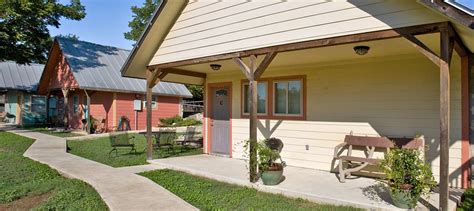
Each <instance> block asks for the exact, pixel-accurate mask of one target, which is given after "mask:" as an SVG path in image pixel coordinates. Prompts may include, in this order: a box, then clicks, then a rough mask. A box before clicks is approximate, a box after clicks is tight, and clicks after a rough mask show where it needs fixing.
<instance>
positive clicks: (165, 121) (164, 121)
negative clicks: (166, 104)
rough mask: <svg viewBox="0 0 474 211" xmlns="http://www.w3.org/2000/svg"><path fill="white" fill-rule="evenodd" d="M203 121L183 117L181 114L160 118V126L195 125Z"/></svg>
mask: <svg viewBox="0 0 474 211" xmlns="http://www.w3.org/2000/svg"><path fill="white" fill-rule="evenodd" d="M201 124H202V122H201V121H198V120H195V119H191V118H189V119H183V117H180V116H174V117H168V118H160V125H158V126H159V127H181V126H193V125H201Z"/></svg>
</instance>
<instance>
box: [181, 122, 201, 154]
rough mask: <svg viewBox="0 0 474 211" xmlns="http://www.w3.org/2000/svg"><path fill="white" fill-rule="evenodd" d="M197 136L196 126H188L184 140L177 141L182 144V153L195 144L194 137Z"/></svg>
mask: <svg viewBox="0 0 474 211" xmlns="http://www.w3.org/2000/svg"><path fill="white" fill-rule="evenodd" d="M195 135H196V127H195V126H188V127H187V128H186V133H185V134H184V137H183V139H182V140H179V141H176V142H177V143H180V144H181V146H182V147H181V152H183V149H185V148H186V149H187V148H188V147H189V146H190V145H191V143H193V142H195V140H194V137H195Z"/></svg>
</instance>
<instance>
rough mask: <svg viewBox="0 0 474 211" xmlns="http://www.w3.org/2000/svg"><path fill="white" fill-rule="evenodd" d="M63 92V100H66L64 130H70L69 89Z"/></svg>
mask: <svg viewBox="0 0 474 211" xmlns="http://www.w3.org/2000/svg"><path fill="white" fill-rule="evenodd" d="M62 91H63V98H64V117H63V118H64V119H63V123H64V129H66V130H67V129H68V128H69V103H68V95H69V89H62Z"/></svg>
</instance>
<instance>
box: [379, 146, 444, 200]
mask: <svg viewBox="0 0 474 211" xmlns="http://www.w3.org/2000/svg"><path fill="white" fill-rule="evenodd" d="M380 167H381V168H382V169H383V171H384V173H385V175H386V176H387V179H388V182H389V186H390V191H391V192H392V194H405V195H406V196H407V198H409V200H410V206H411V207H415V206H416V203H417V202H418V199H419V198H420V196H422V195H425V194H428V193H429V191H430V189H431V188H433V187H435V186H436V181H435V180H434V177H433V173H432V172H431V168H430V166H429V165H428V164H426V163H425V161H424V160H423V159H422V155H421V151H420V150H413V149H393V150H390V152H388V153H387V154H385V157H384V159H383V160H382V162H381V163H380Z"/></svg>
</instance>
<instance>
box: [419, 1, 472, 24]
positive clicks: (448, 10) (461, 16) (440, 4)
mask: <svg viewBox="0 0 474 211" xmlns="http://www.w3.org/2000/svg"><path fill="white" fill-rule="evenodd" d="M419 1H420V2H421V3H423V4H425V5H426V6H428V7H429V8H431V9H434V10H436V11H438V12H440V13H442V14H444V15H446V16H448V17H449V18H452V19H454V20H456V21H457V22H459V23H460V24H462V25H464V26H467V27H469V28H471V29H474V17H472V16H470V15H469V14H467V13H465V12H463V11H461V10H459V9H457V8H455V7H453V6H452V5H450V4H447V3H446V2H444V1H443V0H419Z"/></svg>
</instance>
